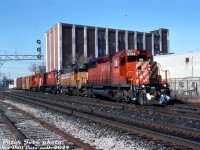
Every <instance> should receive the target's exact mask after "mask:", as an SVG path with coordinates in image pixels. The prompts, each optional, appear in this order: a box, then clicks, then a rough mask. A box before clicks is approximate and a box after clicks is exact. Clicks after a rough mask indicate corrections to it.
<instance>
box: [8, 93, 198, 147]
mask: <svg viewBox="0 0 200 150" xmlns="http://www.w3.org/2000/svg"><path fill="white" fill-rule="evenodd" d="M9 95H10V94H9ZM10 96H12V95H10ZM12 97H15V98H18V99H20V100H24V101H29V102H31V103H34V104H37V105H39V106H43V107H46V108H49V109H53V110H56V111H59V112H62V113H65V114H68V115H69V114H70V115H73V116H75V117H79V118H85V119H87V120H90V121H95V120H96V122H99V123H103V124H105V125H107V126H110V127H115V128H118V129H120V130H125V131H126V132H129V133H135V134H138V135H142V136H145V137H149V138H153V139H154V140H162V141H165V143H166V142H169V143H173V144H174V145H177V143H178V144H179V145H182V146H185V147H189V148H193V149H198V148H199V147H200V143H199V142H195V141H191V140H188V139H183V138H180V137H176V136H172V135H167V134H163V133H157V132H154V131H150V130H147V129H144V128H140V127H134V126H131V125H127V124H124V123H121V122H117V121H116V120H113V121H111V120H110V118H105V116H104V117H103V118H102V116H94V111H91V112H90V113H89V111H87V112H86V111H85V110H84V111H83V112H81V111H80V109H79V110H76V109H75V108H74V109H73V110H67V111H66V109H70V108H65V109H64V108H62V107H61V108H60V107H59V106H56V107H55V104H52V103H51V104H46V103H44V102H36V101H34V100H30V99H29V100H27V99H26V98H19V97H17V96H12ZM133 120H134V119H133Z"/></svg>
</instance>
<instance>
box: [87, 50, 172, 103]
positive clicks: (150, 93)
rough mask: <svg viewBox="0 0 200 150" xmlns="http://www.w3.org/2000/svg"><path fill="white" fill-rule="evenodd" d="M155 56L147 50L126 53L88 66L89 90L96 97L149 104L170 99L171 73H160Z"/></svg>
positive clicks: (99, 59) (102, 58) (124, 51)
mask: <svg viewBox="0 0 200 150" xmlns="http://www.w3.org/2000/svg"><path fill="white" fill-rule="evenodd" d="M159 72H160V71H159V68H158V64H157V62H155V61H153V55H152V54H151V53H150V52H148V51H144V50H138V49H136V50H123V51H119V52H117V53H116V54H114V55H108V56H104V57H101V58H98V59H96V60H94V61H91V62H90V63H89V64H88V89H89V91H92V93H93V94H94V95H95V96H102V97H107V98H110V99H113V100H116V101H126V102H129V101H137V102H138V103H139V104H141V105H144V104H147V103H148V102H152V101H154V100H155V101H158V102H160V103H162V102H163V101H168V100H169V94H170V92H169V88H168V84H167V71H165V79H162V77H161V75H160V74H159Z"/></svg>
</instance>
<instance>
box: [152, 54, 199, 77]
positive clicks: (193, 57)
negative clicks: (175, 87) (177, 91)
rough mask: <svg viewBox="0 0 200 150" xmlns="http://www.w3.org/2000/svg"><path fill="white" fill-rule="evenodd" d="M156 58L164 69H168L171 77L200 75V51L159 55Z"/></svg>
mask: <svg viewBox="0 0 200 150" xmlns="http://www.w3.org/2000/svg"><path fill="white" fill-rule="evenodd" d="M154 60H155V61H157V62H158V63H160V65H161V67H162V70H168V71H169V76H170V78H186V77H200V51H196V52H188V53H184V54H170V55H158V56H155V57H154Z"/></svg>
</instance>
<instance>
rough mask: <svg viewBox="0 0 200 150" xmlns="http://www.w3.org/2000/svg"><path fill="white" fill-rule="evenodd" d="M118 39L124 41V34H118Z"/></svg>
mask: <svg viewBox="0 0 200 150" xmlns="http://www.w3.org/2000/svg"><path fill="white" fill-rule="evenodd" d="M118 40H119V42H124V41H125V35H124V34H119V36H118Z"/></svg>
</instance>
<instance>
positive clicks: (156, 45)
mask: <svg viewBox="0 0 200 150" xmlns="http://www.w3.org/2000/svg"><path fill="white" fill-rule="evenodd" d="M159 45H160V40H159V39H154V46H155V48H156V47H159Z"/></svg>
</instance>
